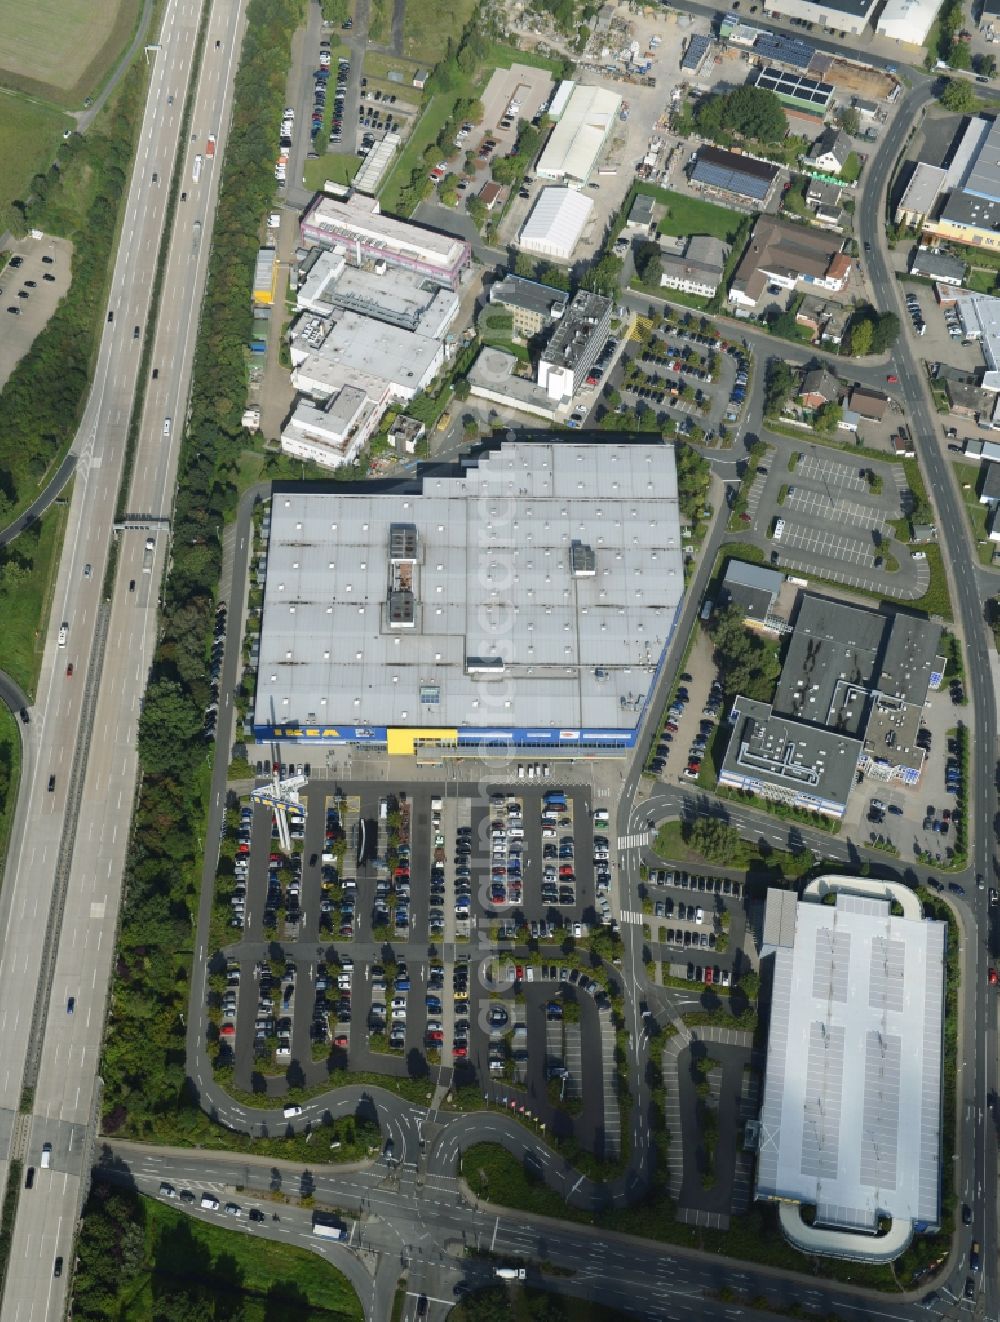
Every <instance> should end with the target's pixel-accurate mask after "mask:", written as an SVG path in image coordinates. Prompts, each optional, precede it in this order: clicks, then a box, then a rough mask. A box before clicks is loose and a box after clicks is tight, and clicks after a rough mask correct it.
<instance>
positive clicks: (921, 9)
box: [875, 0, 941, 47]
mask: <svg viewBox="0 0 1000 1322" xmlns="http://www.w3.org/2000/svg"><path fill="white" fill-rule="evenodd" d="M940 8H941V6H940V5H939V4H938V3H937V0H886V5H885V8H884V9H883V10H882V12H881V14H880V15H879V19H878V22H877V24H876V26H875V31H876V32H877V33H878V35H879V36H880V37H889V38H890V39H891V40H892V41H898V42H899V43H900V44H901V45H903V46H914V47H916V46H922V45H923V44H924V42H925V41H926V40H927V34H928V32H930V30H931V28H932V27H933V25H934V20H935V18H937V14H938V10H939V9H940Z"/></svg>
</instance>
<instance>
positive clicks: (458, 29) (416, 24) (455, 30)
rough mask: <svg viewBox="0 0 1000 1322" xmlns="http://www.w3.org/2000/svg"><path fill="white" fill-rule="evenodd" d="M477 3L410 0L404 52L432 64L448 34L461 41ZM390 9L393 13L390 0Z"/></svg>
mask: <svg viewBox="0 0 1000 1322" xmlns="http://www.w3.org/2000/svg"><path fill="white" fill-rule="evenodd" d="M475 7H476V0H419V3H415V0H409V3H408V4H407V6H406V17H405V18H404V19H403V52H404V54H406V55H408V56H409V57H410V59H411V60H419V61H420V62H421V63H422V64H424V65H426V66H427V68H428V69H430V68H433V66H434V65H435V64H437V62H438V60H440V58H441V56H442V55H443V54H444V52H445V51H446V50H447V48H448V38H449V37H452V38H454V41H455V44H456V45H457V44H458V39H459V37H460V36H461V33H462V29H463V28H464V27H465V25H466V23H468V21H469V19H470V18H471V17H472V14H473V11H474V9H475ZM374 8H375V6H374V5H373V6H372V9H373V11H374ZM389 12H390V17H391V13H392V4H391V0H390V3H389Z"/></svg>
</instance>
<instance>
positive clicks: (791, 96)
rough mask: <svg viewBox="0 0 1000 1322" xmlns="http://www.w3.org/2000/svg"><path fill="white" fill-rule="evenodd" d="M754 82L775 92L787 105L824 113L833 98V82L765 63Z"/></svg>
mask: <svg viewBox="0 0 1000 1322" xmlns="http://www.w3.org/2000/svg"><path fill="white" fill-rule="evenodd" d="M754 83H755V85H756V86H757V87H762V88H764V90H765V91H768V92H773V93H774V94H775V96H776V97H777V98H778V100H779V101H781V102H782V103H783V104H784V105H786V106H792V107H793V108H795V109H798V110H807V111H812V112H813V113H814V114H820V115H823V114H825V113H826V111H827V110H828V109H829V107H830V102H831V100H832V99H833V83H824V82H823V81H822V80H821V79H819V78H806V77H805V76H804V75H803V74H800V73H794V72H791V71H789V70H785V69H778V68H776V67H775V66H774V65H773V64H769V65H765V67H764V68H763V69H760V70H759V71H758V73H757V76H756V78H755V79H754Z"/></svg>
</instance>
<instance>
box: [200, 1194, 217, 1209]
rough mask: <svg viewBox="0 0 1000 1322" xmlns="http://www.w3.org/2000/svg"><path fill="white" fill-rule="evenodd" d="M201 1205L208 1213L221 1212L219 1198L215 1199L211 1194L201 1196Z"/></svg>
mask: <svg viewBox="0 0 1000 1322" xmlns="http://www.w3.org/2000/svg"><path fill="white" fill-rule="evenodd" d="M201 1205H202V1207H203V1208H204V1209H205V1211H206V1212H217V1211H218V1210H219V1200H218V1198H213V1197H212V1195H211V1194H210V1193H203V1194H202V1195H201Z"/></svg>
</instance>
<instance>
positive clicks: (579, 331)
mask: <svg viewBox="0 0 1000 1322" xmlns="http://www.w3.org/2000/svg"><path fill="white" fill-rule="evenodd" d="M611 310H612V303H611V300H610V299H609V298H604V297H603V295H601V294H592V293H591V292H590V290H588V289H580V290H578V291H577V293H576V294H575V295H574V297H573V301H572V303H570V305H569V307H568V308H567V309H566V312H565V315H564V316H563V317H562V319H561V320H560V321H559V323H558V324H557V326H556V329H555V331H554V332H553V334H552V338H551V339H550V340H549V342H548V344H547V345H546V346H545V348H544V350H543V351H542V355H541V357H540V358H539V360H538V384H539V385H540V386H541V388H542V389H543V390H544V391H545V392H546V393H547V394H548V396H549V398H550V399H551V400H554V401H555V402H556V403H559V402H562V401H568V400H571V399H572V398H573V396H574V395H575V394H576V392H577V391H578V390H579V389H580V387H581V385H582V384H583V383H584V381H585V380H586V379H587V373H588V372H589V371H590V369H591V368H592V367H593V366H594V364H595V363H596V362H597V359H598V357H599V355H600V352H601V350H602V349H603V348H604V345H605V343H606V342H607V338H608V336H609V335H610V333H611Z"/></svg>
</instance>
